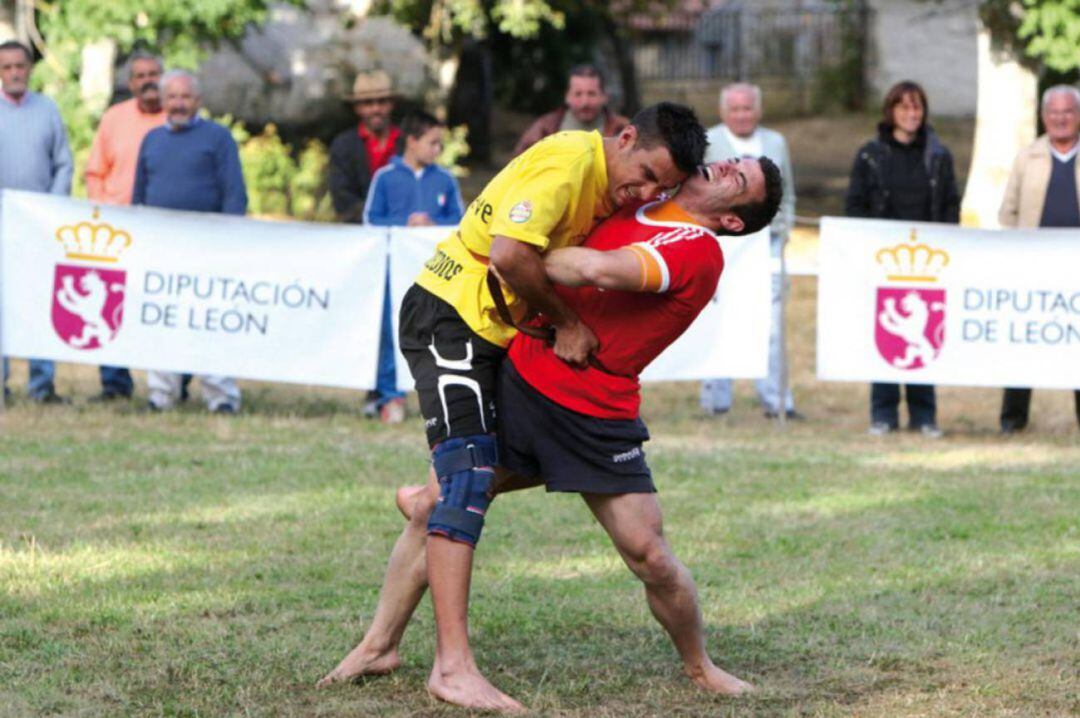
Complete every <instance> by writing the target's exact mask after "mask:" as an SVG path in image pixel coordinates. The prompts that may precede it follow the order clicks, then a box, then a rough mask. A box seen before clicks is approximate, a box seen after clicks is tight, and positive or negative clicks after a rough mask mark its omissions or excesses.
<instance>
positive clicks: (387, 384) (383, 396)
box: [375, 267, 405, 407]
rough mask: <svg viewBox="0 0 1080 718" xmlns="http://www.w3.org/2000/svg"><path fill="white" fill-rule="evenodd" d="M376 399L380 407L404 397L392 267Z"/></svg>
mask: <svg viewBox="0 0 1080 718" xmlns="http://www.w3.org/2000/svg"><path fill="white" fill-rule="evenodd" d="M375 393H376V394H378V398H377V399H376V400H375V401H376V404H377V405H378V406H379V407H382V406H383V405H384V404H386V403H388V402H390V401H391V400H393V399H401V398H404V396H405V394H404V393H403V392H400V391H398V388H397V356H396V354H395V352H394V307H393V301H392V300H391V298H390V268H389V267H387V269H386V293H385V295H384V296H383V315H382V331H381V332H380V334H379V373H378V375H377V376H376V377H375Z"/></svg>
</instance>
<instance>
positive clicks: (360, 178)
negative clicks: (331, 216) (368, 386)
mask: <svg viewBox="0 0 1080 718" xmlns="http://www.w3.org/2000/svg"><path fill="white" fill-rule="evenodd" d="M345 100H346V101H347V102H350V103H352V106H353V111H354V112H356V116H357V117H359V118H360V122H359V124H358V125H357V126H356V127H350V128H349V129H347V130H345V131H344V132H342V133H341V134H339V135H338V136H337V137H335V138H334V141H333V142H332V143H331V144H330V195H331V197H332V198H333V200H334V211H335V212H336V213H337V217H338V219H339V220H340V221H342V222H352V223H356V224H360V223H361V222H363V221H364V204H365V202H366V201H367V195H368V191H369V190H370V189H371V178H372V177H374V176H375V173H376V172H377V171H379V169H381V168H382V167H384V166H385V165H387V164H389V162H390V158H392V157H393V156H394V155H396V154H400V153H401V152H402V150H403V149H404V138H403V137H402V134H401V128H399V127H397V126H396V125H393V124H391V123H390V113H391V112H392V111H393V109H394V86H393V84H392V83H391V82H390V76H389V75H387V74H386V73H385V72H383V71H382V70H375V71H374V72H361V73H360V74H359V75H357V76H356V80H355V81H354V82H353V89H352V94H351V95H349V96H348V97H346V98H345ZM386 291H387V297H388V299H387V302H386V305H387V311H386V316H384V318H383V324H384V329H386V328H388V327H389V326H390V322H391V317H390V314H389V311H390V310H389V306H390V301H389V291H390V287H389V282H387V287H386ZM384 333H385V332H384ZM389 333H390V337H389V339H386V338H384V339H383V340H382V344H381V345H380V349H379V352H380V356H381V357H385V358H388V360H389V362H391V363H390V366H391V367H393V363H392V362H393V357H394V353H393V332H392V331H390V332H389ZM383 364H384V365H385V362H383ZM380 374H381V375H382V376H383V382H382V385H381V386H377V387H376V388H375V390H374V391H370V392H368V395H367V399H366V401H365V403H364V414H365V416H369V417H376V416H379V417H381V418H382V420H383V421H385V422H389V423H397V422H399V421H401V420H403V419H404V418H405V415H404V414H405V412H404V407H405V403H404V396H405V395H404V394H402V393H401V392H399V391H397V388H396V386H395V382H396V380H395V379H394V373H393V371H392V370H391V371H386V370H382V371H380Z"/></svg>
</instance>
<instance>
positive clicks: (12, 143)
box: [0, 40, 74, 404]
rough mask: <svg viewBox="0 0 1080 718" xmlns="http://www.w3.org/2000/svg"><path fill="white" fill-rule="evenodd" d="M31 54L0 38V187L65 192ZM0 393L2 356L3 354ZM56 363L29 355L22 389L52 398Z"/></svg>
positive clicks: (43, 399) (60, 155)
mask: <svg viewBox="0 0 1080 718" xmlns="http://www.w3.org/2000/svg"><path fill="white" fill-rule="evenodd" d="M33 69H34V56H33V55H32V54H31V52H30V48H28V47H26V46H25V45H23V44H21V43H18V42H16V41H14V40H9V41H7V42H5V43H2V44H0V86H2V90H0V189H18V190H27V191H30V192H44V193H49V194H58V195H64V196H67V195H68V194H70V193H71V177H72V174H73V173H74V163H73V162H72V160H71V149H70V148H69V147H68V139H67V131H66V130H65V129H64V122H63V120H62V119H60V111H59V110H58V109H57V108H56V103H54V102H53V101H52V100H50V99H49V98H48V97H45V96H44V95H39V94H38V93H36V92H31V91H30V89H29V86H30V73H31V72H32V71H33ZM3 363H4V395H5V396H7V393H8V391H7V378H8V362H7V357H5V358H4V362H3ZM55 373H56V368H55V366H54V364H53V363H52V362H51V361H48V360H45V359H31V360H30V381H29V382H27V387H26V393H27V394H29V395H30V398H31V399H33V400H34V401H37V402H40V403H42V404H55V403H60V402H62V401H63V399H61V398H60V397H59V396H57V394H56V388H55V387H54V385H53V376H54V375H55Z"/></svg>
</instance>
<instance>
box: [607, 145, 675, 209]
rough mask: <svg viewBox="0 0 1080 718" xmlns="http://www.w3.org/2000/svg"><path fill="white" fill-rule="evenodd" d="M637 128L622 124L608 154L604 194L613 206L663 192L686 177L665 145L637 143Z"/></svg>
mask: <svg viewBox="0 0 1080 718" xmlns="http://www.w3.org/2000/svg"><path fill="white" fill-rule="evenodd" d="M637 139H638V135H637V128H636V127H634V126H633V125H630V126H629V127H626V128H625V129H623V131H622V132H620V133H619V136H618V137H617V138H616V139H615V151H614V152H612V153H611V156H610V158H609V162H608V166H607V170H608V197H609V198H610V199H611V202H612V204H613V205H614V206H615V207H622V206H623V205H625V204H628V203H630V202H634V201H636V200H641V201H645V202H649V201H652V200H654V199H656V198H658V197H659V196H660V195H661V194H662V193H664V192H669V193H670V192H672V191H674V190H675V188H676V187H678V186H679V183H680V182H682V181H683V180H684V179H686V174H685V173H683V172H682V171H681V170H680V169H679V168H678V167H676V166H675V161H674V160H673V159H672V157H671V151H670V150H669V149H668V148H667V146H665V145H663V144H658V145H657V146H656V147H652V148H645V147H640V146H638V143H637Z"/></svg>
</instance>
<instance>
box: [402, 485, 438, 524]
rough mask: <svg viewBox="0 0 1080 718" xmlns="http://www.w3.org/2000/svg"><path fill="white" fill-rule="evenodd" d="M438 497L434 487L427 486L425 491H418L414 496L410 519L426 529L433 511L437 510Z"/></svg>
mask: <svg viewBox="0 0 1080 718" xmlns="http://www.w3.org/2000/svg"><path fill="white" fill-rule="evenodd" d="M438 497H439V495H438V493H437V492H436V491H435V490H434V487H430V486H425V487H424V490H423V491H420V492H418V493H417V494H416V496H414V497H413V505H412V517H411V518H410V519H409V521H410V522H411V523H412V524H413V525H415V526H419V527H421V528H422V529H424V530H425V531H426V530H427V524H428V519H429V518H430V517H431V512H432V511H434V510H435V502H436V500H437V499H438Z"/></svg>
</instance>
